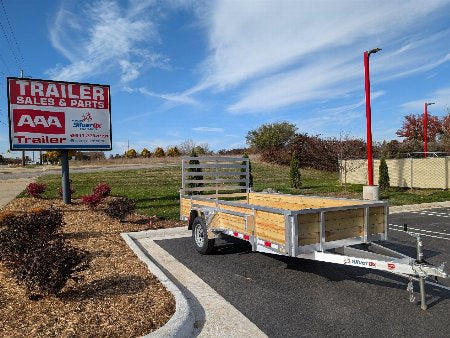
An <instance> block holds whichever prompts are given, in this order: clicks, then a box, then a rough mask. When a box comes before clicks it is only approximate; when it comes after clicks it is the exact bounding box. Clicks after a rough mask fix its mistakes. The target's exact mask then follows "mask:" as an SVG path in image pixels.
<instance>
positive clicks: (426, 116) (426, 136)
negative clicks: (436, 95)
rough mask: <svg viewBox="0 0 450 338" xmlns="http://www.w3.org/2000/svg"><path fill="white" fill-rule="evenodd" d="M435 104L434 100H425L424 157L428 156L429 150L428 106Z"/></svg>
mask: <svg viewBox="0 0 450 338" xmlns="http://www.w3.org/2000/svg"><path fill="white" fill-rule="evenodd" d="M432 104H434V102H430V103H427V102H425V109H424V111H423V157H425V158H426V157H427V151H428V135H427V131H428V111H427V107H428V106H431V105H432Z"/></svg>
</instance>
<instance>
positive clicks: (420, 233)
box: [389, 227, 450, 241]
mask: <svg viewBox="0 0 450 338" xmlns="http://www.w3.org/2000/svg"><path fill="white" fill-rule="evenodd" d="M389 230H392V231H398V232H404V231H403V230H400V229H395V228H393V227H389ZM415 233H418V234H419V235H421V236H425V237H432V238H438V239H443V240H446V241H450V237H441V236H433V235H428V234H425V233H423V232H420V231H415Z"/></svg>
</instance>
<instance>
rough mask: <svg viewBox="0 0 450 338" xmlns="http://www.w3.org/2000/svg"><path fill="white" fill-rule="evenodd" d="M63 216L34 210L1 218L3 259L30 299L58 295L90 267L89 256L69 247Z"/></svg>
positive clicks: (0, 255) (56, 211) (53, 211)
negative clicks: (76, 274) (81, 272)
mask: <svg viewBox="0 0 450 338" xmlns="http://www.w3.org/2000/svg"><path fill="white" fill-rule="evenodd" d="M63 225H64V223H63V218H62V213H61V212H60V211H58V210H55V209H34V210H30V211H29V212H28V213H27V214H3V216H2V217H1V218H0V228H1V231H0V257H1V260H2V262H3V264H4V265H5V266H6V267H7V268H8V269H10V270H11V273H12V275H13V276H14V277H15V278H16V279H17V280H18V281H19V282H20V283H23V284H24V285H25V287H26V289H27V294H28V297H29V298H30V299H37V298H38V297H39V296H45V295H49V294H57V293H58V292H59V291H61V289H62V288H63V287H64V285H65V284H66V282H67V280H68V279H70V278H72V279H74V277H73V274H74V273H76V272H80V271H83V270H85V269H86V268H87V267H88V258H87V252H85V251H81V250H78V249H76V248H73V247H71V246H69V245H66V244H65V241H64V238H63V236H62V235H61V233H60V230H61V228H62V226H63Z"/></svg>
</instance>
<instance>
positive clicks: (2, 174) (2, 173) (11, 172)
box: [0, 163, 179, 181]
mask: <svg viewBox="0 0 450 338" xmlns="http://www.w3.org/2000/svg"><path fill="white" fill-rule="evenodd" d="M178 165H179V164H178V163H147V164H124V165H120V164H119V165H105V166H91V167H70V172H71V173H89V172H98V171H122V170H137V169H146V168H161V167H172V166H178ZM48 174H61V169H60V168H55V166H52V168H51V169H48V168H47V167H45V166H44V167H42V168H41V167H36V168H14V169H11V168H2V167H1V166H0V181H2V180H7V179H17V178H33V177H37V176H41V175H48Z"/></svg>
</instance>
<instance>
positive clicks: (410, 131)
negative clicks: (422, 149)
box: [396, 114, 443, 142]
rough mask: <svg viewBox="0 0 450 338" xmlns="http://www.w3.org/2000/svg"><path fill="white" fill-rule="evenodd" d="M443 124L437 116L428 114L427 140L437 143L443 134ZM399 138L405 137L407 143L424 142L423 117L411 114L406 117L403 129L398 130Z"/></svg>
mask: <svg viewBox="0 0 450 338" xmlns="http://www.w3.org/2000/svg"><path fill="white" fill-rule="evenodd" d="M442 131H443V130H442V122H441V121H440V119H439V118H438V117H437V116H434V115H431V114H428V120H427V140H428V141H429V142H435V141H436V140H437V137H438V136H439V135H441V134H442ZM396 134H397V136H400V137H403V138H404V139H405V141H423V115H422V114H417V115H414V114H410V115H407V116H405V120H404V121H403V125H402V127H401V128H400V129H399V130H397V132H396Z"/></svg>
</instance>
